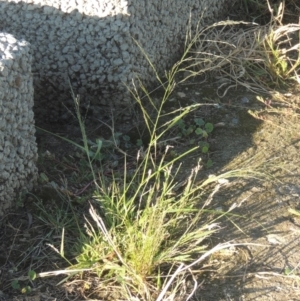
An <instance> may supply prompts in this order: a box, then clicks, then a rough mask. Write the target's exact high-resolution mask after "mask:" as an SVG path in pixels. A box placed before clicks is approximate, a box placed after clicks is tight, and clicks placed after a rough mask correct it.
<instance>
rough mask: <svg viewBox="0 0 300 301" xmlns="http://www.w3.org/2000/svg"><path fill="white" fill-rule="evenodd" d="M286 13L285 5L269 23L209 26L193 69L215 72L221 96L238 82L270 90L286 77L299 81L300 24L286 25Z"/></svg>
mask: <svg viewBox="0 0 300 301" xmlns="http://www.w3.org/2000/svg"><path fill="white" fill-rule="evenodd" d="M283 13H284V12H283V6H281V7H280V9H278V14H277V15H276V16H274V15H273V14H272V17H271V21H270V22H269V23H268V24H266V25H258V24H256V23H250V22H249V23H247V22H242V21H241V22H236V21H225V22H218V23H215V24H213V25H212V26H209V27H207V28H205V29H204V30H203V31H202V32H201V34H199V37H200V38H199V39H198V41H197V43H196V47H195V49H194V50H193V51H192V55H193V57H194V63H193V64H192V65H191V66H190V67H191V69H189V71H190V72H191V74H194V75H199V74H203V73H207V72H210V73H211V72H213V74H215V78H216V79H217V83H218V93H219V96H220V97H223V96H225V95H226V93H227V91H228V90H229V89H230V88H233V87H236V86H243V87H245V88H247V89H248V90H251V91H253V92H255V93H269V92H270V91H271V90H272V89H273V88H278V87H280V86H282V85H284V84H286V81H296V82H299V76H298V71H299V68H300V56H299V48H300V43H299V42H300V41H299V36H300V24H287V25H282V24H281V20H282V17H283Z"/></svg>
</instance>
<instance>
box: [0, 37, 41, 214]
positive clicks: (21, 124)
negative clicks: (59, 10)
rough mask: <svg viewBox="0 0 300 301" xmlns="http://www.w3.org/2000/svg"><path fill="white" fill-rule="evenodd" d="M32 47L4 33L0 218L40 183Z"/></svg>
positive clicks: (0, 68)
mask: <svg viewBox="0 0 300 301" xmlns="http://www.w3.org/2000/svg"><path fill="white" fill-rule="evenodd" d="M31 61H32V57H31V53H30V45H29V43H27V42H26V41H24V40H17V39H16V38H15V37H13V36H12V35H10V34H7V33H0V216H1V215H3V213H4V211H5V209H7V208H9V207H10V206H11V205H12V202H14V201H16V197H17V196H18V194H19V193H21V191H22V190H24V189H25V190H30V189H32V187H33V185H34V183H35V182H36V179H37V168H36V165H35V162H36V160H37V146H36V142H35V127H34V115H33V111H32V108H33V80H32V73H31Z"/></svg>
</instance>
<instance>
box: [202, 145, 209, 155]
mask: <svg viewBox="0 0 300 301" xmlns="http://www.w3.org/2000/svg"><path fill="white" fill-rule="evenodd" d="M208 149H209V147H208V146H207V145H205V146H203V147H202V149H201V151H202V153H203V154H206V153H207V152H208Z"/></svg>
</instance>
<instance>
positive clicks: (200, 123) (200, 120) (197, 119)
mask: <svg viewBox="0 0 300 301" xmlns="http://www.w3.org/2000/svg"><path fill="white" fill-rule="evenodd" d="M194 121H195V123H196V124H197V125H198V126H203V125H204V124H205V122H204V120H203V119H202V118H195V119H194Z"/></svg>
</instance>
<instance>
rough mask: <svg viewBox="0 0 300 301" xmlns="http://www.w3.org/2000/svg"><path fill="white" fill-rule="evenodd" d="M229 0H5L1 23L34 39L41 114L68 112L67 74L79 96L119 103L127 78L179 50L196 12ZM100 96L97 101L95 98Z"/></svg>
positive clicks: (211, 14) (216, 9) (207, 16)
mask: <svg viewBox="0 0 300 301" xmlns="http://www.w3.org/2000/svg"><path fill="white" fill-rule="evenodd" d="M231 2H232V0H23V1H20V0H4V1H3V0H0V31H6V32H9V33H11V34H13V35H15V36H16V37H17V38H18V39H22V38H23V39H25V40H27V41H29V42H30V43H31V44H32V51H33V58H34V60H33V66H32V67H33V72H34V88H35V115H36V119H37V121H39V120H42V119H43V120H44V119H45V116H46V117H47V118H49V119H50V120H52V121H55V120H57V119H60V118H68V116H67V115H65V114H64V113H65V112H66V109H65V108H64V106H62V105H61V104H62V102H63V103H65V104H68V103H72V99H71V97H70V86H69V83H68V79H70V82H71V85H72V87H73V89H74V92H75V93H76V94H77V93H78V94H79V95H81V99H82V102H85V103H91V104H92V108H93V112H94V115H95V116H100V115H101V109H99V106H98V105H99V104H105V105H107V104H114V105H119V104H122V103H124V102H125V101H126V99H128V98H127V97H126V95H127V89H126V88H125V87H124V83H125V84H127V85H130V84H131V83H132V80H133V79H134V78H135V76H139V77H140V78H141V80H142V81H143V83H144V84H150V83H153V82H154V78H155V77H154V75H153V72H152V70H151V68H150V66H149V63H148V62H147V60H146V59H145V57H144V56H143V54H142V52H141V50H140V49H139V47H138V46H137V45H136V44H135V43H134V42H133V39H132V38H134V39H136V41H137V42H138V43H139V44H140V45H141V47H143V49H144V50H145V51H146V53H147V54H148V55H149V58H150V59H151V61H152V62H153V64H154V65H155V67H156V68H157V69H158V71H159V72H160V73H161V74H163V72H164V71H165V69H166V68H168V67H170V65H171V64H173V63H174V62H175V60H176V59H177V58H178V56H179V55H180V54H181V53H182V47H183V42H184V39H185V34H186V30H187V21H188V19H189V17H190V16H191V19H192V22H193V24H196V23H197V22H198V21H199V19H200V16H201V15H203V16H204V18H203V20H202V21H203V22H205V21H206V22H207V23H208V22H209V23H211V22H213V21H215V20H216V19H217V18H218V15H219V14H220V13H222V12H224V11H226V6H225V4H227V5H230V3H231ZM93 104H95V105H96V106H93Z"/></svg>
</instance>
